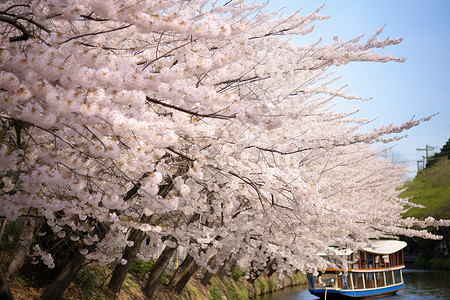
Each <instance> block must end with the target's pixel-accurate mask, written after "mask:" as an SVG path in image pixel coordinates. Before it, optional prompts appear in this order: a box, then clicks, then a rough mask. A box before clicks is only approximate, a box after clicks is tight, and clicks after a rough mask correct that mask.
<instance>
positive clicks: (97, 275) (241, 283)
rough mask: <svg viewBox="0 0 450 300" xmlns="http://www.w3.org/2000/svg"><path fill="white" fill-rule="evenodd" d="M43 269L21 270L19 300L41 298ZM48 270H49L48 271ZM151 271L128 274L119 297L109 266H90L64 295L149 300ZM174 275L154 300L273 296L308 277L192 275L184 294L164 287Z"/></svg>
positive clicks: (166, 278)
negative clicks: (205, 282) (147, 290)
mask: <svg viewBox="0 0 450 300" xmlns="http://www.w3.org/2000/svg"><path fill="white" fill-rule="evenodd" d="M43 271H44V270H40V268H38V266H28V267H26V268H25V269H23V270H21V272H20V274H19V275H18V276H17V277H16V279H15V280H14V282H13V284H12V286H11V291H12V293H13V295H14V296H15V298H16V299H40V296H41V294H42V292H43V291H44V288H45V286H46V280H45V276H43V274H44V272H43ZM47 271H48V269H47ZM147 271H148V270H146V269H145V268H142V267H139V266H137V267H135V268H132V270H131V271H130V272H129V273H128V275H127V276H126V279H125V281H124V284H123V287H122V290H121V292H120V293H119V294H118V295H114V294H113V293H111V292H110V291H109V289H108V287H107V284H108V281H109V279H110V275H111V273H112V270H111V269H110V268H109V267H103V266H99V265H97V264H94V263H92V264H89V265H86V266H85V267H83V269H81V270H80V272H79V273H78V275H77V277H76V280H75V281H74V282H72V283H71V284H70V286H69V287H68V288H67V290H66V291H65V292H64V295H63V299H66V300H78V299H87V300H100V299H120V300H144V299H148V298H147V297H146V296H145V294H144V293H143V288H144V286H145V283H146V281H147V279H148V272H147ZM170 278H171V274H170V273H167V274H164V275H163V276H162V278H161V281H160V284H159V286H158V289H157V290H156V292H155V294H154V296H153V298H152V299H157V300H224V299H230V300H231V299H233V300H234V299H238V300H245V299H252V298H255V297H257V296H260V295H263V294H267V293H271V292H274V291H277V290H280V289H283V288H284V287H288V286H295V285H302V284H303V285H305V284H306V283H307V280H306V276H305V275H303V274H300V273H298V274H294V275H293V276H284V278H283V280H281V281H277V279H276V275H275V274H274V275H272V276H271V277H270V278H268V277H267V276H265V275H261V276H259V277H258V278H257V279H256V280H255V281H254V282H253V283H250V282H248V281H247V280H246V279H245V278H244V276H242V272H239V271H237V272H234V273H233V274H232V275H231V276H224V277H222V278H218V277H213V278H212V279H211V281H210V283H209V284H208V285H207V286H204V285H202V284H201V282H200V280H201V278H202V274H200V273H199V274H197V275H196V276H193V277H192V278H191V279H190V280H189V283H188V284H187V286H186V287H185V288H184V290H183V292H182V293H181V294H177V293H174V292H172V291H170V290H168V289H167V288H166V287H165V286H166V284H167V283H168V282H169V281H170Z"/></svg>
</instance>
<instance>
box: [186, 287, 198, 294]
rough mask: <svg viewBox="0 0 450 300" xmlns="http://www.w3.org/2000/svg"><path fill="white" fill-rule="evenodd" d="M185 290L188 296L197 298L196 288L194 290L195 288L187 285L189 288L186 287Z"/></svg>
mask: <svg viewBox="0 0 450 300" xmlns="http://www.w3.org/2000/svg"><path fill="white" fill-rule="evenodd" d="M187 290H188V292H189V294H190V295H192V296H194V297H197V296H198V290H197V288H196V287H195V286H192V285H189V286H188V287H187Z"/></svg>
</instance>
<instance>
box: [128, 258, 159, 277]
mask: <svg viewBox="0 0 450 300" xmlns="http://www.w3.org/2000/svg"><path fill="white" fill-rule="evenodd" d="M154 266H155V261H154V260H153V259H151V260H149V261H141V260H140V261H137V262H136V263H134V264H133V265H132V266H130V272H135V273H139V274H142V275H145V274H147V273H150V272H151V271H152V270H153V267H154Z"/></svg>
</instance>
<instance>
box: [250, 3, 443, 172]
mask: <svg viewBox="0 0 450 300" xmlns="http://www.w3.org/2000/svg"><path fill="white" fill-rule="evenodd" d="M258 2H262V1H258ZM323 4H325V7H324V9H323V10H322V14H323V15H331V18H330V19H328V20H325V21H321V22H316V30H315V31H314V32H313V33H311V34H310V35H308V36H307V37H299V38H296V39H295V40H294V42H295V43H298V44H308V43H310V42H312V41H316V40H317V39H318V38H320V37H323V38H324V42H330V41H331V39H332V37H333V36H335V35H337V36H339V38H340V39H343V40H349V39H352V38H355V37H357V36H359V35H361V34H365V36H366V37H370V36H372V35H373V34H374V33H375V32H376V31H377V29H378V28H380V27H382V26H384V25H386V26H385V30H384V33H383V34H382V35H381V37H388V36H390V37H391V38H400V37H403V38H404V41H403V42H402V43H401V44H399V45H396V46H391V47H388V48H386V49H385V50H383V53H386V54H391V55H394V56H398V57H405V58H406V59H407V60H406V62H404V63H385V64H382V63H353V64H349V65H346V66H343V67H339V68H338V69H337V72H338V74H339V75H342V76H343V78H342V79H341V81H340V83H341V84H342V85H343V84H345V83H348V84H349V87H348V88H347V91H348V92H349V93H350V94H357V95H359V96H362V97H365V98H370V97H372V98H373V99H372V100H370V101H369V102H353V103H352V102H350V101H348V100H342V101H345V102H346V103H345V104H343V105H341V106H339V107H340V108H343V109H353V108H361V109H362V111H361V112H360V113H359V114H358V115H357V116H358V117H360V118H368V119H375V121H374V122H373V123H372V125H369V126H370V127H368V128H367V130H370V129H371V128H372V127H374V126H380V125H383V124H390V123H392V122H394V123H396V124H400V123H402V122H405V121H408V120H410V119H411V118H412V117H413V116H415V118H416V119H417V118H422V117H427V116H429V115H432V114H435V113H439V114H438V115H436V116H435V117H434V118H433V119H432V120H431V121H429V122H426V123H423V124H422V125H421V126H419V127H415V128H413V129H411V130H409V131H408V132H407V134H408V138H406V139H402V140H400V141H398V142H394V143H392V144H391V146H394V147H393V151H394V152H395V153H396V154H397V156H398V157H400V158H401V160H402V161H404V162H405V163H406V164H408V166H409V167H410V169H412V170H413V171H415V170H417V162H416V161H417V160H419V159H421V158H422V156H423V155H425V152H420V151H417V150H416V149H417V148H425V146H426V145H429V146H435V147H436V150H438V151H439V149H440V148H442V146H443V145H444V144H445V143H446V141H447V140H448V139H449V138H450V18H449V17H448V14H449V13H450V1H448V0H430V1H423V0H420V1H419V0H408V1H407V0H377V1H374V0H373V1H361V0H329V1H326V0H321V1H318V0H308V1H299V0H297V1H295V0H284V1H276V0H272V1H271V2H270V4H269V7H268V8H267V10H268V11H275V10H278V9H280V8H283V12H284V13H285V14H289V13H292V12H294V11H296V10H297V9H299V8H302V12H303V13H311V12H313V11H315V9H316V8H318V7H319V6H321V5H323ZM414 174H415V173H411V174H409V176H408V177H410V178H411V177H413V176H414Z"/></svg>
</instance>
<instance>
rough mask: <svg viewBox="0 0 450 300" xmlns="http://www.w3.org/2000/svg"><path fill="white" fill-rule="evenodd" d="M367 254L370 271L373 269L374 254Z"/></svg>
mask: <svg viewBox="0 0 450 300" xmlns="http://www.w3.org/2000/svg"><path fill="white" fill-rule="evenodd" d="M366 254H367V265H368V269H373V254H372V253H366Z"/></svg>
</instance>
